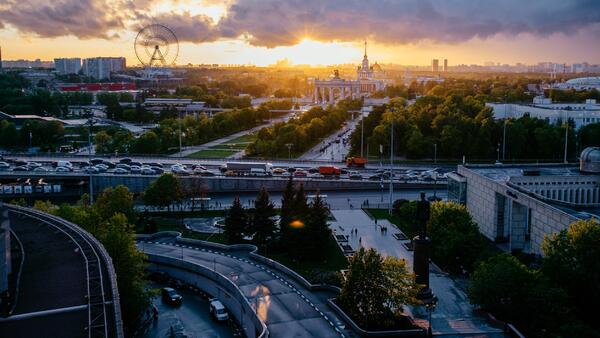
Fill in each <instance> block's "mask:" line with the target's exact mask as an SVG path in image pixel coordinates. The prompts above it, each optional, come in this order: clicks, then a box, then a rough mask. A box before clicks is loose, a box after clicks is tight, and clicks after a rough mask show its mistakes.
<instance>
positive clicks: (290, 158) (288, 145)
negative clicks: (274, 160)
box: [285, 143, 294, 164]
mask: <svg viewBox="0 0 600 338" xmlns="http://www.w3.org/2000/svg"><path fill="white" fill-rule="evenodd" d="M293 145H294V144H293V143H286V144H285V146H286V147H287V148H288V161H291V160H292V146H293ZM288 164H289V163H288Z"/></svg>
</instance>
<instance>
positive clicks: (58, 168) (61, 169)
mask: <svg viewBox="0 0 600 338" xmlns="http://www.w3.org/2000/svg"><path fill="white" fill-rule="evenodd" d="M54 171H56V172H57V173H68V172H71V171H73V169H71V168H68V167H56V169H54Z"/></svg>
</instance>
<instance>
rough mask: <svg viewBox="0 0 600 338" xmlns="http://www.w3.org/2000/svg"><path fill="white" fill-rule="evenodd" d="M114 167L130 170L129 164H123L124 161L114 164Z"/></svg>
mask: <svg viewBox="0 0 600 338" xmlns="http://www.w3.org/2000/svg"><path fill="white" fill-rule="evenodd" d="M115 168H117V169H125V170H127V171H129V170H131V166H130V165H129V164H125V163H119V164H117V165H116V166H115Z"/></svg>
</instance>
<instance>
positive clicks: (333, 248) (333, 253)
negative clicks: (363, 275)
mask: <svg viewBox="0 0 600 338" xmlns="http://www.w3.org/2000/svg"><path fill="white" fill-rule="evenodd" d="M265 256H267V257H269V258H271V259H273V260H275V261H277V262H279V263H281V264H283V265H285V266H287V267H288V268H290V269H292V270H294V271H296V272H297V273H299V274H300V275H302V277H304V278H306V279H307V280H308V281H311V282H319V281H318V280H316V279H317V275H319V274H322V273H333V272H338V271H340V270H342V269H347V268H348V260H347V259H346V257H345V256H344V254H343V253H342V250H340V248H339V247H338V245H337V243H336V242H335V239H333V237H330V239H329V246H328V247H327V250H326V251H325V252H323V254H322V257H323V259H321V260H319V261H314V262H310V261H307V262H300V261H298V260H295V259H293V258H292V257H290V256H289V255H288V254H287V253H269V252H267V253H266V254H265Z"/></svg>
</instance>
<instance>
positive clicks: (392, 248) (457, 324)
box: [331, 209, 504, 337]
mask: <svg viewBox="0 0 600 338" xmlns="http://www.w3.org/2000/svg"><path fill="white" fill-rule="evenodd" d="M331 213H332V214H333V216H334V217H335V221H332V222H331V229H332V231H334V232H335V233H336V234H337V235H344V236H346V237H347V238H348V244H349V245H350V246H351V247H352V249H353V250H355V251H357V250H358V249H359V248H360V247H364V248H366V249H368V248H373V249H375V250H377V251H378V252H379V253H381V254H382V255H385V256H388V255H391V256H394V257H398V258H401V259H404V260H406V263H407V265H408V266H409V267H410V270H411V271H412V263H413V254H412V252H411V251H408V250H407V249H406V248H405V247H404V245H402V243H403V242H405V243H408V242H410V239H406V240H397V239H396V238H395V237H394V236H393V235H394V234H395V233H400V232H401V231H400V230H398V229H397V228H396V227H395V226H394V225H392V224H391V223H390V222H389V221H388V220H385V219H378V220H377V223H376V222H375V220H374V219H372V218H371V217H370V216H369V215H367V214H366V213H365V212H364V211H363V210H362V209H354V210H332V211H331ZM382 227H387V229H388V230H387V233H386V232H384V231H382V230H381V228H382ZM353 230H355V233H354V234H353ZM429 271H430V287H431V290H432V291H433V293H434V294H435V295H436V296H437V297H438V299H439V302H438V304H437V309H436V311H435V312H434V313H433V314H432V327H433V334H434V335H445V336H446V335H450V336H452V335H455V336H464V335H478V336H481V337H504V334H503V333H502V330H501V329H498V328H496V327H493V326H491V325H490V324H489V323H488V322H487V321H486V320H484V319H483V318H481V317H476V316H475V315H474V314H473V309H474V307H473V305H471V304H470V303H469V299H468V297H467V295H466V294H465V292H464V291H463V290H462V289H460V288H459V286H458V283H456V282H455V281H454V280H453V279H452V278H450V277H448V275H446V274H445V273H443V272H442V271H439V270H438V269H437V268H436V267H435V266H434V265H432V264H431V265H430V268H429ZM407 312H410V313H412V315H413V316H414V318H415V319H416V320H417V322H421V323H426V321H425V320H426V319H427V313H426V312H425V309H424V308H423V307H410V308H409V309H407ZM424 321H425V322H424Z"/></svg>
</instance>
